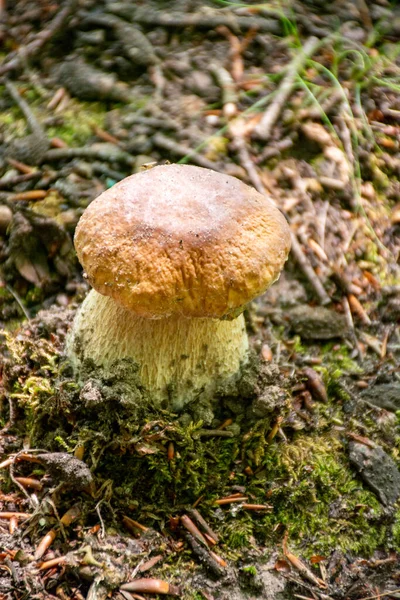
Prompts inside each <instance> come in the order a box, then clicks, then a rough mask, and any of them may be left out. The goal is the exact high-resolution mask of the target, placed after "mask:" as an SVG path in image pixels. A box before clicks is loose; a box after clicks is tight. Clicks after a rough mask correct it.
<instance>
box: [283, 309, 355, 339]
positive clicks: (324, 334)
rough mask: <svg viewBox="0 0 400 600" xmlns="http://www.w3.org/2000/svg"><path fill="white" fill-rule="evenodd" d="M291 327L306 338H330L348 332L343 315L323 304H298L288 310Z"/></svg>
mask: <svg viewBox="0 0 400 600" xmlns="http://www.w3.org/2000/svg"><path fill="white" fill-rule="evenodd" d="M287 317H288V319H289V322H290V326H291V329H292V330H293V331H294V332H295V333H297V334H299V335H300V336H301V337H302V338H304V339H306V340H330V339H333V338H341V337H345V336H346V335H347V332H348V328H347V324H346V320H345V318H344V317H343V316H342V315H339V314H338V313H336V312H334V311H332V310H329V309H328V308H323V307H322V306H308V305H307V304H304V305H301V306H296V307H295V308H292V309H290V310H289V311H288V312H287Z"/></svg>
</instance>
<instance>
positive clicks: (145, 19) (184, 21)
mask: <svg viewBox="0 0 400 600" xmlns="http://www.w3.org/2000/svg"><path fill="white" fill-rule="evenodd" d="M120 7H121V8H120ZM109 10H110V12H112V13H114V14H118V15H120V16H122V17H124V18H127V19H129V20H131V21H134V22H135V23H140V24H142V25H150V26H152V27H155V26H157V25H158V26H160V27H172V28H174V29H175V28H178V27H179V28H186V27H197V28H199V29H217V27H221V26H225V27H228V28H229V29H232V31H237V32H239V31H247V30H249V29H256V30H257V31H259V32H260V33H261V32H265V33H274V34H276V35H281V34H282V27H281V24H280V23H279V19H278V18H277V19H265V18H257V17H240V16H239V17H238V16H236V15H234V14H233V13H224V14H222V13H221V12H220V11H218V12H217V11H215V13H214V14H207V13H204V12H199V13H193V14H189V13H185V12H183V11H181V12H175V13H168V12H166V11H161V10H155V11H152V10H149V8H148V6H146V7H143V8H135V7H134V3H131V4H125V5H123V6H121V4H120V5H119V6H118V8H117V6H116V7H115V8H114V7H113V6H112V5H110V7H109Z"/></svg>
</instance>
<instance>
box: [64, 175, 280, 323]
mask: <svg viewBox="0 0 400 600" xmlns="http://www.w3.org/2000/svg"><path fill="white" fill-rule="evenodd" d="M75 247H76V250H77V253H78V257H79V260H80V262H81V264H82V266H83V267H84V269H85V271H86V273H87V276H88V279H89V282H90V283H91V285H92V286H93V287H94V288H95V290H97V291H98V292H99V293H100V294H104V295H105V296H111V297H112V298H113V299H114V300H115V302H116V303H118V304H120V305H122V306H124V307H125V308H127V309H129V310H131V311H132V312H134V313H135V314H136V315H140V316H142V317H148V318H161V317H166V316H170V315H172V314H181V315H183V316H186V317H212V318H222V317H229V316H231V317H234V316H236V315H237V314H238V313H239V312H240V309H241V308H242V307H243V306H244V305H246V304H247V303H248V302H249V301H250V300H252V299H253V298H255V297H256V296H258V295H259V294H261V293H262V292H263V291H264V290H265V289H266V288H268V287H269V285H271V283H273V282H274V281H275V280H276V279H277V278H278V276H279V273H280V271H281V269H282V267H283V265H284V262H285V260H286V258H287V255H288V253H289V250H290V233H289V227H288V224H287V223H286V220H285V218H284V217H283V215H282V214H281V213H280V211H279V210H278V209H277V208H276V207H275V205H274V204H273V202H272V200H270V199H268V198H267V197H265V196H264V195H262V194H259V193H258V192H257V191H256V190H255V189H253V188H251V187H249V186H247V185H246V184H244V183H243V182H241V181H240V180H238V179H236V178H234V177H230V176H229V175H223V174H221V173H217V172H215V171H211V170H210V169H204V168H201V167H193V166H189V165H176V164H173V165H162V166H158V167H154V168H153V169H150V170H148V171H143V172H141V173H137V174H135V175H131V176H130V177H127V178H126V179H124V180H122V181H120V182H119V183H117V184H116V185H114V186H113V187H112V188H110V189H109V190H107V191H105V192H104V193H103V194H101V195H100V196H99V197H98V198H97V199H96V200H94V201H93V202H92V203H91V204H90V205H89V207H88V208H87V209H86V210H85V212H84V214H83V215H82V217H81V219H80V221H79V223H78V226H77V229H76V234H75Z"/></svg>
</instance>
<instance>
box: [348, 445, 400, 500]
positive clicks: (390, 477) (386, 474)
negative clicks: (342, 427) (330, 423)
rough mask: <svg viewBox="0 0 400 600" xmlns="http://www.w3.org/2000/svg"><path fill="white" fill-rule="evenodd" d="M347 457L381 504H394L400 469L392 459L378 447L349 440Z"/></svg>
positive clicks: (399, 487)
mask: <svg viewBox="0 0 400 600" xmlns="http://www.w3.org/2000/svg"><path fill="white" fill-rule="evenodd" d="M349 458H350V462H351V463H352V465H353V466H354V467H355V468H356V470H357V471H358V473H359V474H360V476H361V478H362V480H363V481H365V483H366V484H367V485H368V486H369V487H370V488H371V490H372V491H373V492H374V494H376V495H377V496H378V498H379V500H380V501H381V502H382V504H385V505H391V504H394V503H395V502H396V500H397V498H398V497H399V495H400V471H399V470H398V468H397V466H396V463H395V462H394V460H393V459H392V458H391V457H390V456H389V455H388V454H386V452H385V451H384V450H383V449H382V448H381V447H380V446H376V447H375V448H369V447H368V446H365V445H364V444H359V443H356V442H350V444H349Z"/></svg>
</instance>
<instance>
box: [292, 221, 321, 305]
mask: <svg viewBox="0 0 400 600" xmlns="http://www.w3.org/2000/svg"><path fill="white" fill-rule="evenodd" d="M290 236H291V240H292V253H293V255H294V257H295V259H296V262H297V264H298V265H299V267H300V269H301V270H302V271H303V275H305V277H306V278H307V279H308V281H309V283H310V284H311V286H312V287H313V289H314V291H315V293H316V295H317V296H318V298H319V301H320V303H321V304H322V305H323V306H324V305H326V304H330V302H331V299H330V298H329V296H328V294H327V293H326V291H325V289H324V286H323V285H322V283H321V281H320V280H319V278H318V276H317V274H316V273H315V271H314V269H313V268H312V266H311V265H310V263H309V261H308V259H307V257H306V255H305V254H304V252H303V250H302V248H301V246H300V244H299V242H298V239H297V235H296V234H295V233H294V232H293V231H291V232H290Z"/></svg>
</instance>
